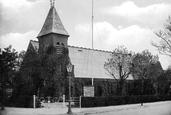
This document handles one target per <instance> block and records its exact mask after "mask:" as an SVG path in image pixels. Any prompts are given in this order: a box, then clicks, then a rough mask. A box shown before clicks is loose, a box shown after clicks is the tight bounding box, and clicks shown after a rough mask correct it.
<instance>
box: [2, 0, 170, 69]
mask: <svg viewBox="0 0 171 115" xmlns="http://www.w3.org/2000/svg"><path fill="white" fill-rule="evenodd" d="M91 3H92V0H56V1H55V7H56V10H57V12H58V14H59V16H60V18H61V20H62V22H63V25H64V27H65V29H66V30H67V32H68V33H69V34H70V37H69V41H68V42H69V45H72V46H79V47H91V12H92V10H91V7H92V6H91V5H92V4H91ZM49 8H50V0H0V48H4V47H7V46H9V45H10V44H11V45H12V46H13V48H14V49H16V50H17V51H21V50H26V49H27V47H28V44H29V41H30V40H37V38H36V37H37V35H38V34H39V32H40V30H41V28H42V26H43V23H44V21H45V18H46V16H47V13H48V12H49ZM169 15H170V16H171V0H94V48H95V49H99V50H107V51H112V50H113V49H114V48H117V47H118V46H121V45H124V46H125V47H126V48H128V50H130V51H133V52H141V51H143V50H145V49H148V50H149V51H150V52H151V53H152V54H153V55H156V54H158V51H157V50H156V48H155V47H153V46H152V45H151V41H156V42H158V41H159V40H160V39H159V38H158V37H157V36H156V35H155V34H154V33H153V31H154V30H159V29H163V27H164V24H165V22H166V21H165V20H166V19H167V18H168V16H169ZM159 60H160V62H161V64H162V67H163V68H164V69H165V68H167V67H168V65H169V64H170V62H171V58H170V57H167V56H164V55H160V54H159Z"/></svg>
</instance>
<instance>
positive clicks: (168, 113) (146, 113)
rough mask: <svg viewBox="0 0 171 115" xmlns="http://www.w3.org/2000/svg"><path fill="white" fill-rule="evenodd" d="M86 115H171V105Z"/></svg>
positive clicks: (146, 105) (161, 104)
mask: <svg viewBox="0 0 171 115" xmlns="http://www.w3.org/2000/svg"><path fill="white" fill-rule="evenodd" d="M85 115H171V103H160V104H151V105H148V104H144V106H135V107H132V108H131V107H130V108H129V107H128V108H125V109H115V110H108V111H99V112H94V113H86V114H85Z"/></svg>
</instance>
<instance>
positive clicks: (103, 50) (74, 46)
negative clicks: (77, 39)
mask: <svg viewBox="0 0 171 115" xmlns="http://www.w3.org/2000/svg"><path fill="white" fill-rule="evenodd" d="M68 47H74V48H81V49H87V50H92V49H91V48H86V47H79V46H70V45H68ZM93 50H94V51H101V52H108V53H112V51H106V50H99V49H93Z"/></svg>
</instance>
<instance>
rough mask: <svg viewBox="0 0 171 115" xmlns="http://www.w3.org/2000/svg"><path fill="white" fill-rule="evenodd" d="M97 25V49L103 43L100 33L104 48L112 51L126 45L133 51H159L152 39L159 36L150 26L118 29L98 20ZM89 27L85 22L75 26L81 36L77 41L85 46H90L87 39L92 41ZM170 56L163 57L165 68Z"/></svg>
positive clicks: (95, 32) (95, 39) (95, 36)
mask: <svg viewBox="0 0 171 115" xmlns="http://www.w3.org/2000/svg"><path fill="white" fill-rule="evenodd" d="M95 25H96V26H97V28H98V32H97V30H96V29H94V46H95V49H101V44H100V42H99V39H98V37H99V35H100V39H101V42H102V43H103V49H105V50H109V51H112V50H113V49H114V48H117V47H118V46H120V45H124V46H125V47H126V48H128V50H130V51H133V52H142V51H143V50H145V49H148V50H149V51H150V52H151V53H152V54H153V55H156V54H158V51H157V50H156V49H155V48H154V47H153V46H152V45H151V40H152V39H156V38H157V36H156V35H154V33H153V31H151V30H150V29H149V28H141V27H140V26H138V25H132V26H129V27H127V28H120V29H117V28H114V27H113V25H111V24H110V23H108V22H97V23H96V24H95ZM89 27H90V25H89V24H83V25H78V26H77V27H76V28H75V29H76V30H77V37H78V36H79V37H78V38H81V39H78V40H76V41H77V42H78V43H79V44H80V43H83V45H81V46H83V47H89V46H86V44H85V43H86V42H85V41H86V40H87V39H89V42H91V36H88V34H87V33H88V32H89ZM86 34H87V35H86ZM81 36H82V37H81ZM79 40H80V41H79ZM83 41H84V42H83ZM74 45H75V44H74ZM159 57H161V56H159ZM164 58H165V60H164ZM168 58H169V57H167V56H164V57H163V56H162V57H161V59H160V61H161V63H162V66H163V68H166V67H167V66H168V63H167V62H168V61H169V60H168ZM167 60H168V61H167Z"/></svg>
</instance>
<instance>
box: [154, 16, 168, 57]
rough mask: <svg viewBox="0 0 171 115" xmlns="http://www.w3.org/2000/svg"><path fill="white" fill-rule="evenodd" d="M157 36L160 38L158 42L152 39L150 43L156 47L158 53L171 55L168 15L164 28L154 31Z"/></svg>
mask: <svg viewBox="0 0 171 115" xmlns="http://www.w3.org/2000/svg"><path fill="white" fill-rule="evenodd" d="M154 33H155V34H156V35H157V36H158V37H160V38H161V40H160V42H159V43H155V42H153V41H152V43H151V44H152V45H153V46H154V47H156V48H157V49H158V51H159V53H161V54H164V55H168V56H170V57H171V17H170V16H169V17H168V19H167V20H166V24H165V26H164V30H159V31H155V32H154Z"/></svg>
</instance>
